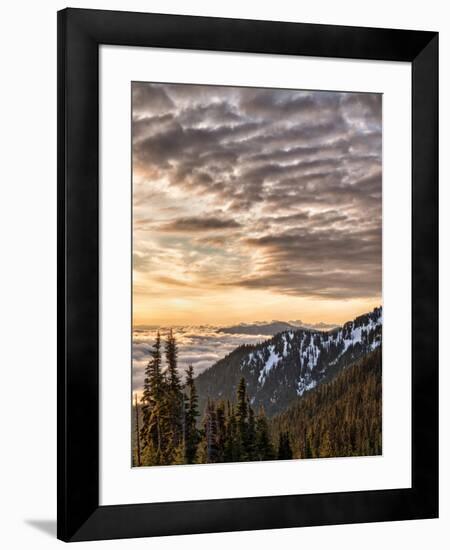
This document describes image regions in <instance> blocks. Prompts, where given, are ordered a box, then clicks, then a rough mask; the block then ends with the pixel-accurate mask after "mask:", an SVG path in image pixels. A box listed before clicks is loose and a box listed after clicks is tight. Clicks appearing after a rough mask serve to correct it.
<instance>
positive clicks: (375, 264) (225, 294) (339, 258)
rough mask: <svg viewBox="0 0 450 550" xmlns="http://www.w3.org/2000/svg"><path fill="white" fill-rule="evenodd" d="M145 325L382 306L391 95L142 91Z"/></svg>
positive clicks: (140, 309)
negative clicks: (384, 119)
mask: <svg viewBox="0 0 450 550" xmlns="http://www.w3.org/2000/svg"><path fill="white" fill-rule="evenodd" d="M132 111H133V113H132V114H133V121H132V135H133V223H134V229H133V311H134V325H135V327H136V326H138V325H142V324H151V325H165V326H168V325H199V324H210V325H224V324H231V323H238V322H251V321H267V320H272V319H279V320H289V319H300V318H301V319H303V320H304V321H305V322H310V323H314V322H319V321H324V322H329V323H342V322H344V321H346V320H349V319H351V318H353V317H355V316H356V315H357V314H359V313H363V312H366V311H368V310H370V309H372V308H373V307H375V306H378V305H379V304H380V303H381V96H380V95H377V94H358V93H336V92H317V91H297V90H275V89H257V88H236V87H218V86H195V85H183V84H149V83H133V84H132Z"/></svg>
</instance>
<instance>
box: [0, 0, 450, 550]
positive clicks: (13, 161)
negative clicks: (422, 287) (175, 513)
mask: <svg viewBox="0 0 450 550" xmlns="http://www.w3.org/2000/svg"><path fill="white" fill-rule="evenodd" d="M70 6H72V7H90V8H102V9H122V10H124V9H127V10H135V11H154V12H162V13H164V12H165V13H185V14H192V15H210V16H224V17H242V18H255V19H273V20H286V21H302V22H310V23H329V24H341V25H361V26H375V27H396V28H410V29H425V30H435V31H439V32H440V33H441V34H440V48H441V50H440V56H441V63H440V70H441V73H440V83H441V85H440V94H441V106H440V108H441V124H440V132H441V172H440V174H441V182H443V183H442V185H441V281H442V284H441V312H442V313H441V338H442V341H443V343H444V346H445V344H446V335H447V334H448V333H449V332H450V324H449V320H448V319H449V316H448V315H447V314H446V309H447V308H448V306H449V305H450V302H449V291H448V285H446V284H445V281H446V280H447V281H448V280H449V278H450V273H449V266H450V262H449V250H450V246H449V245H450V243H449V239H448V236H449V234H450V223H449V216H448V209H449V207H450V200H449V197H450V193H449V186H448V181H449V177H450V172H449V163H448V150H449V148H450V128H449V122H450V117H449V102H448V98H449V97H450V57H449V53H450V17H449V14H448V13H447V11H448V10H446V3H445V2H443V1H442V0H428V1H427V2H423V1H417V0H410V1H409V2H393V1H392V0H378V2H374V3H368V2H362V1H361V0H340V1H339V2H336V0H315V1H314V2H293V1H292V0H277V2H273V1H267V0H259V1H258V2H256V1H255V2H251V1H247V2H243V1H242V0H240V1H234V0H228V1H227V2H211V0H209V1H208V0H189V1H186V0H184V1H183V0H155V1H137V0H129V1H127V2H124V1H117V0H110V1H100V0H97V2H95V4H91V5H89V4H88V2H87V1H85V2H77V1H73V2H71V3H70ZM64 7H66V4H65V3H64V2H60V1H56V0H47V1H46V2H39V3H38V2H31V1H30V0H24V1H22V2H16V3H12V2H11V3H9V4H5V5H3V6H2V19H1V22H2V24H1V31H0V40H1V41H2V45H1V46H2V47H1V49H0V52H1V75H2V78H1V84H0V96H1V100H0V140H1V142H0V150H1V152H2V155H1V162H0V171H1V185H0V193H1V198H0V224H1V230H0V254H1V259H2V263H1V271H0V280H1V284H0V335H1V340H0V365H1V377H0V422H1V431H0V438H1V439H0V441H1V451H0V463H1V464H0V525H1V529H0V545H1V546H2V547H3V548H7V549H15V548H27V547H32V548H34V549H39V550H40V549H47V548H53V547H55V546H56V545H57V544H62V543H59V542H58V541H56V539H55V526H54V525H55V524H54V520H55V517H56V11H57V10H58V9H61V8H64ZM446 183H447V185H445V184H446ZM448 365H449V364H448V360H447V357H444V356H443V353H441V414H442V417H441V518H440V519H439V520H429V521H410V522H400V523H385V524H368V525H352V526H333V527H321V528H305V529H285V530H278V531H259V532H248V533H227V534H213V535H201V536H189V537H187V536H185V537H175V538H174V537H171V538H163V539H154V540H152V541H151V542H149V541H148V540H146V539H143V540H133V541H109V542H101V543H91V544H97V545H99V546H100V545H101V546H102V547H103V548H143V547H144V546H146V545H148V544H151V545H152V548H155V549H164V548H171V549H172V548H174V549H176V548H180V549H181V548H183V549H184V550H187V549H188V548H196V549H198V550H201V549H206V548H208V549H210V548H211V547H212V546H214V547H215V548H217V549H221V548H229V547H230V546H235V547H239V548H242V547H245V546H247V547H257V548H271V547H274V546H277V547H281V546H282V547H283V548H286V549H288V548H296V549H297V548H318V549H320V548H326V547H333V548H334V549H340V548H345V549H346V550H349V549H353V548H355V549H356V548H358V549H360V548H364V549H365V550H369V549H371V548H374V549H375V548H376V549H377V550H379V548H380V547H383V546H386V547H391V546H393V545H394V544H400V545H401V546H402V547H403V548H408V549H416V548H417V549H419V548H420V549H423V548H425V547H428V548H431V547H434V548H444V547H445V546H446V544H448V539H449V538H450V526H449V524H450V496H449V489H450V484H449V478H450V476H449V464H450V460H449V458H450V437H449V434H450V425H449V416H450V415H449V410H450V408H449V400H448V397H447V393H448V387H449V381H450V376H449V372H448ZM444 541H445V542H444Z"/></svg>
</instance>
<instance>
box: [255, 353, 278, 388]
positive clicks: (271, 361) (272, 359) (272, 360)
mask: <svg viewBox="0 0 450 550" xmlns="http://www.w3.org/2000/svg"><path fill="white" fill-rule="evenodd" d="M268 349H269V358H268V359H267V361H266V363H265V365H264V366H263V368H262V369H261V371H260V373H259V378H258V383H259V384H261V386H263V385H264V382H265V381H266V377H267V375H268V374H269V372H270V371H271V370H272V368H273V367H276V365H277V364H278V363H279V361H281V357H280V356H279V355H278V353H275V351H274V349H275V346H273V345H271V346H269V348H268Z"/></svg>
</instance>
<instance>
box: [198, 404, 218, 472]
mask: <svg viewBox="0 0 450 550" xmlns="http://www.w3.org/2000/svg"><path fill="white" fill-rule="evenodd" d="M199 459H200V462H201V463H207V464H209V463H212V462H218V448H217V417H216V410H215V406H214V401H211V399H208V402H207V404H206V410H205V417H204V420H203V438H202V444H201V447H200V450H199Z"/></svg>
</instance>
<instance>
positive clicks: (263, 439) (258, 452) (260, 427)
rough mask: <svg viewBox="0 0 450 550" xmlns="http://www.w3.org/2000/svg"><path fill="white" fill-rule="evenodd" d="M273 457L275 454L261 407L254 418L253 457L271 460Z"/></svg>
mask: <svg viewBox="0 0 450 550" xmlns="http://www.w3.org/2000/svg"><path fill="white" fill-rule="evenodd" d="M273 458H275V454H274V450H273V447H272V443H271V442H270V436H269V427H268V424H267V418H266V415H265V414H264V409H263V408H262V407H261V408H260V409H259V413H258V417H257V419H256V434H255V459H256V460H273Z"/></svg>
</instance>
